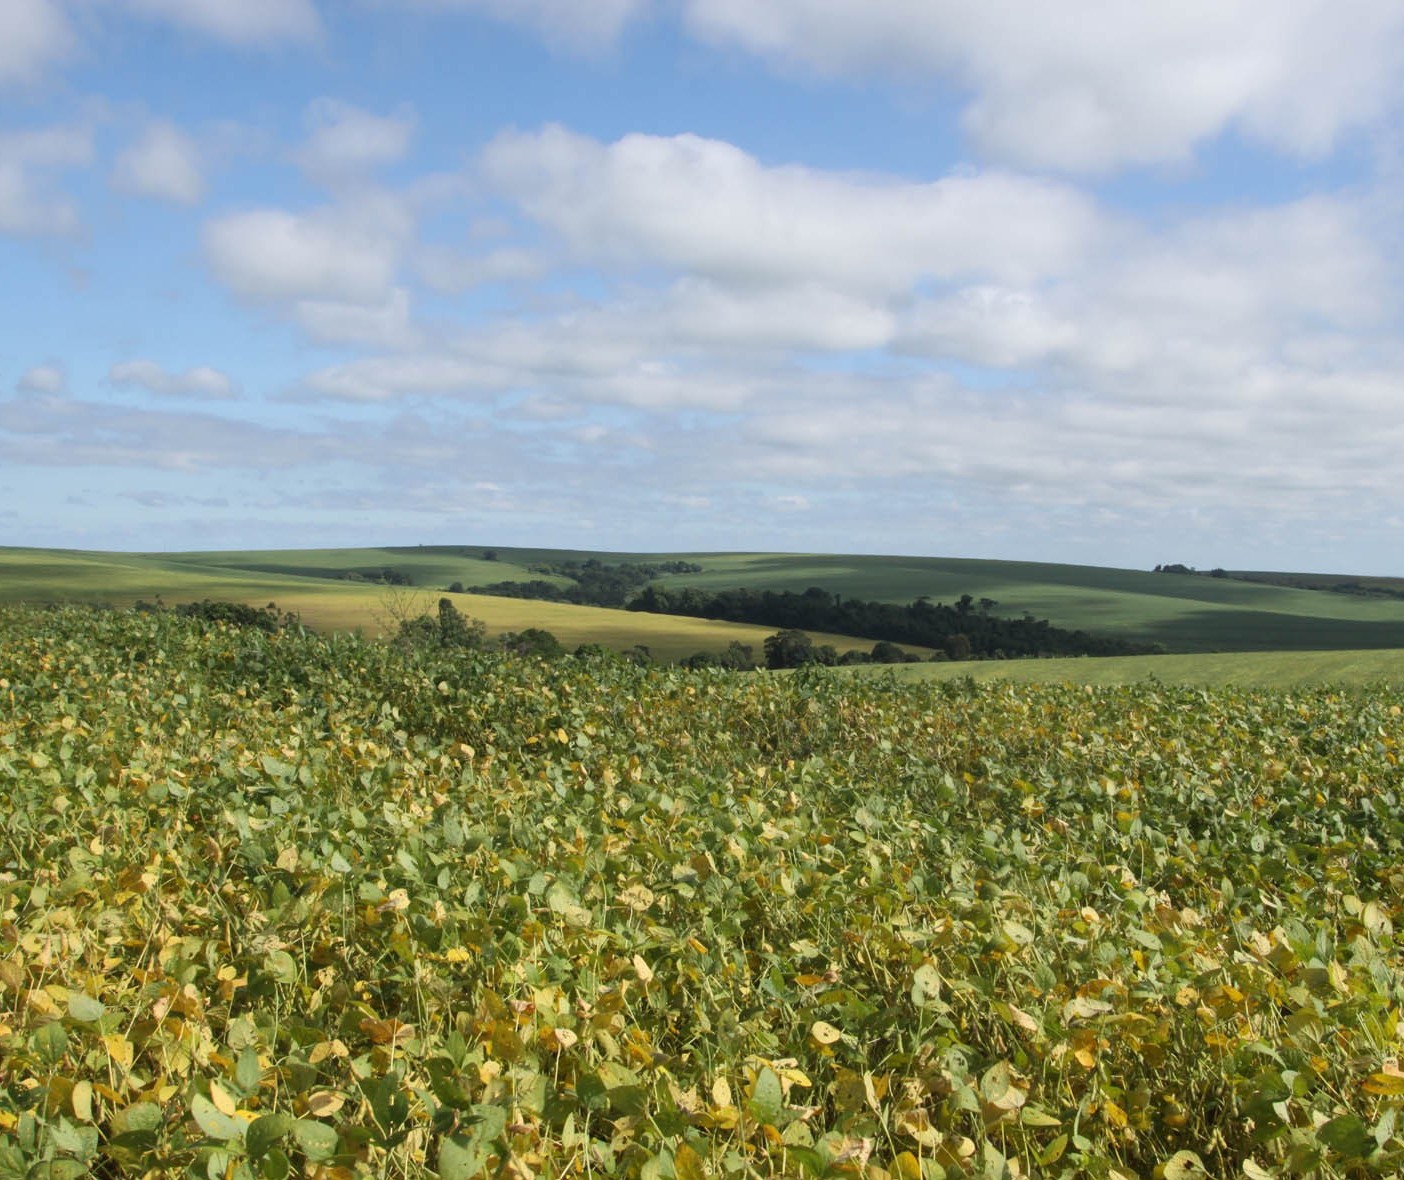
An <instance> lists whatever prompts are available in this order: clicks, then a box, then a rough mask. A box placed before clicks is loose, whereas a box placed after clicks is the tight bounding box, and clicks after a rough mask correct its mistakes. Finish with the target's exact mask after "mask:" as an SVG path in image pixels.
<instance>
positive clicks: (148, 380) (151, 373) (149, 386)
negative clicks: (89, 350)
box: [107, 360, 236, 400]
mask: <svg viewBox="0 0 1404 1180" xmlns="http://www.w3.org/2000/svg"><path fill="white" fill-rule="evenodd" d="M107 379H108V381H110V382H111V383H112V384H113V385H115V386H117V387H118V388H119V389H139V390H142V391H144V392H146V393H154V394H157V395H158V396H160V397H188V398H207V399H212V400H214V399H223V398H232V397H233V396H235V393H236V388H235V385H234V382H233V381H232V380H231V379H230V378H229V376H228V375H227V374H225V373H221V372H220V371H219V370H218V369H211V368H209V367H208V366H206V365H200V366H198V367H196V368H193V369H186V370H185V371H184V372H183V373H174V372H171V371H170V370H168V369H165V368H163V367H162V366H161V365H158V364H157V363H156V362H155V361H150V360H134V361H123V362H121V363H120V364H115V365H113V366H112V367H111V368H110V369H108V371H107Z"/></svg>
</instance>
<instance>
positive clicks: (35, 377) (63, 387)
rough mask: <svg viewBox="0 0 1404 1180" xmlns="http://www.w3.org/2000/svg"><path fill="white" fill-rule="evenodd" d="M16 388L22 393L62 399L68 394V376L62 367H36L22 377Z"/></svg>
mask: <svg viewBox="0 0 1404 1180" xmlns="http://www.w3.org/2000/svg"><path fill="white" fill-rule="evenodd" d="M15 388H16V389H17V390H18V391H19V392H20V393H43V394H48V395H50V396H51V397H62V396H63V395H64V394H66V393H67V392H68V374H67V373H66V372H65V371H64V369H63V366H62V365H35V366H34V367H33V368H32V369H28V370H26V371H25V372H24V374H22V375H21V377H20V379H19V381H18V382H16V384H15Z"/></svg>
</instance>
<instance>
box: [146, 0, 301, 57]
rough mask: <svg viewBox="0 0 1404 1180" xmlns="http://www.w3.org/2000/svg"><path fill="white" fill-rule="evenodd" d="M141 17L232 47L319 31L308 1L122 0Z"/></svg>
mask: <svg viewBox="0 0 1404 1180" xmlns="http://www.w3.org/2000/svg"><path fill="white" fill-rule="evenodd" d="M125 4H126V6H127V7H128V9H129V10H130V11H132V12H134V13H137V14H138V15H141V16H147V17H152V18H155V19H158V20H165V21H169V22H171V23H172V24H175V25H179V26H181V27H182V28H186V29H189V30H191V31H192V32H196V33H203V34H205V35H206V36H209V37H214V38H215V39H217V40H220V41H224V42H227V43H228V44H231V45H236V46H263V45H270V44H275V43H277V42H280V41H294V42H297V41H310V40H313V39H315V38H316V37H317V36H318V35H319V33H320V31H321V20H320V19H319V17H318V16H317V9H316V7H315V6H314V5H313V3H312V0H125Z"/></svg>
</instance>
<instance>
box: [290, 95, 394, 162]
mask: <svg viewBox="0 0 1404 1180" xmlns="http://www.w3.org/2000/svg"><path fill="white" fill-rule="evenodd" d="M303 121H304V123H305V124H306V126H307V132H308V136H307V142H306V144H305V145H304V146H303V148H302V150H301V151H300V152H299V153H298V162H299V163H300V164H301V165H302V167H303V168H305V169H306V170H307V172H308V173H309V174H310V175H311V176H313V177H315V178H317V179H319V180H325V181H331V182H336V181H340V180H346V179H349V178H354V177H356V176H360V175H363V174H364V173H367V172H370V171H373V170H374V169H376V168H380V167H383V166H384V165H386V164H393V163H395V162H396V161H398V160H401V159H403V158H404V157H405V155H406V153H407V152H408V151H409V147H410V141H411V140H412V139H413V137H414V129H415V120H414V117H413V115H412V114H410V113H408V112H401V113H399V114H396V115H375V114H372V113H371V112H369V111H365V110H362V109H361V108H360V107H355V106H352V105H351V104H349V103H344V102H339V101H337V100H336V99H331V98H319V99H317V100H315V101H314V102H312V103H311V104H310V105H309V106H308V108H307V112H306V115H305V116H304V120H303Z"/></svg>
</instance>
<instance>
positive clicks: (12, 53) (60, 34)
mask: <svg viewBox="0 0 1404 1180" xmlns="http://www.w3.org/2000/svg"><path fill="white" fill-rule="evenodd" d="M72 46H73V31H72V29H71V28H70V27H69V24H68V19H67V18H66V17H65V15H64V12H63V9H61V8H60V7H59V6H58V4H57V3H55V2H54V0H4V3H3V4H0V86H5V85H14V84H21V85H22V84H27V83H32V82H35V81H37V80H38V79H39V78H41V77H42V76H43V74H44V71H45V69H47V68H48V67H49V66H50V65H51V64H52V63H53V62H55V61H57V60H59V59H61V58H62V57H64V56H66V55H67V53H68V52H69V50H70V49H71V48H72Z"/></svg>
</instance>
